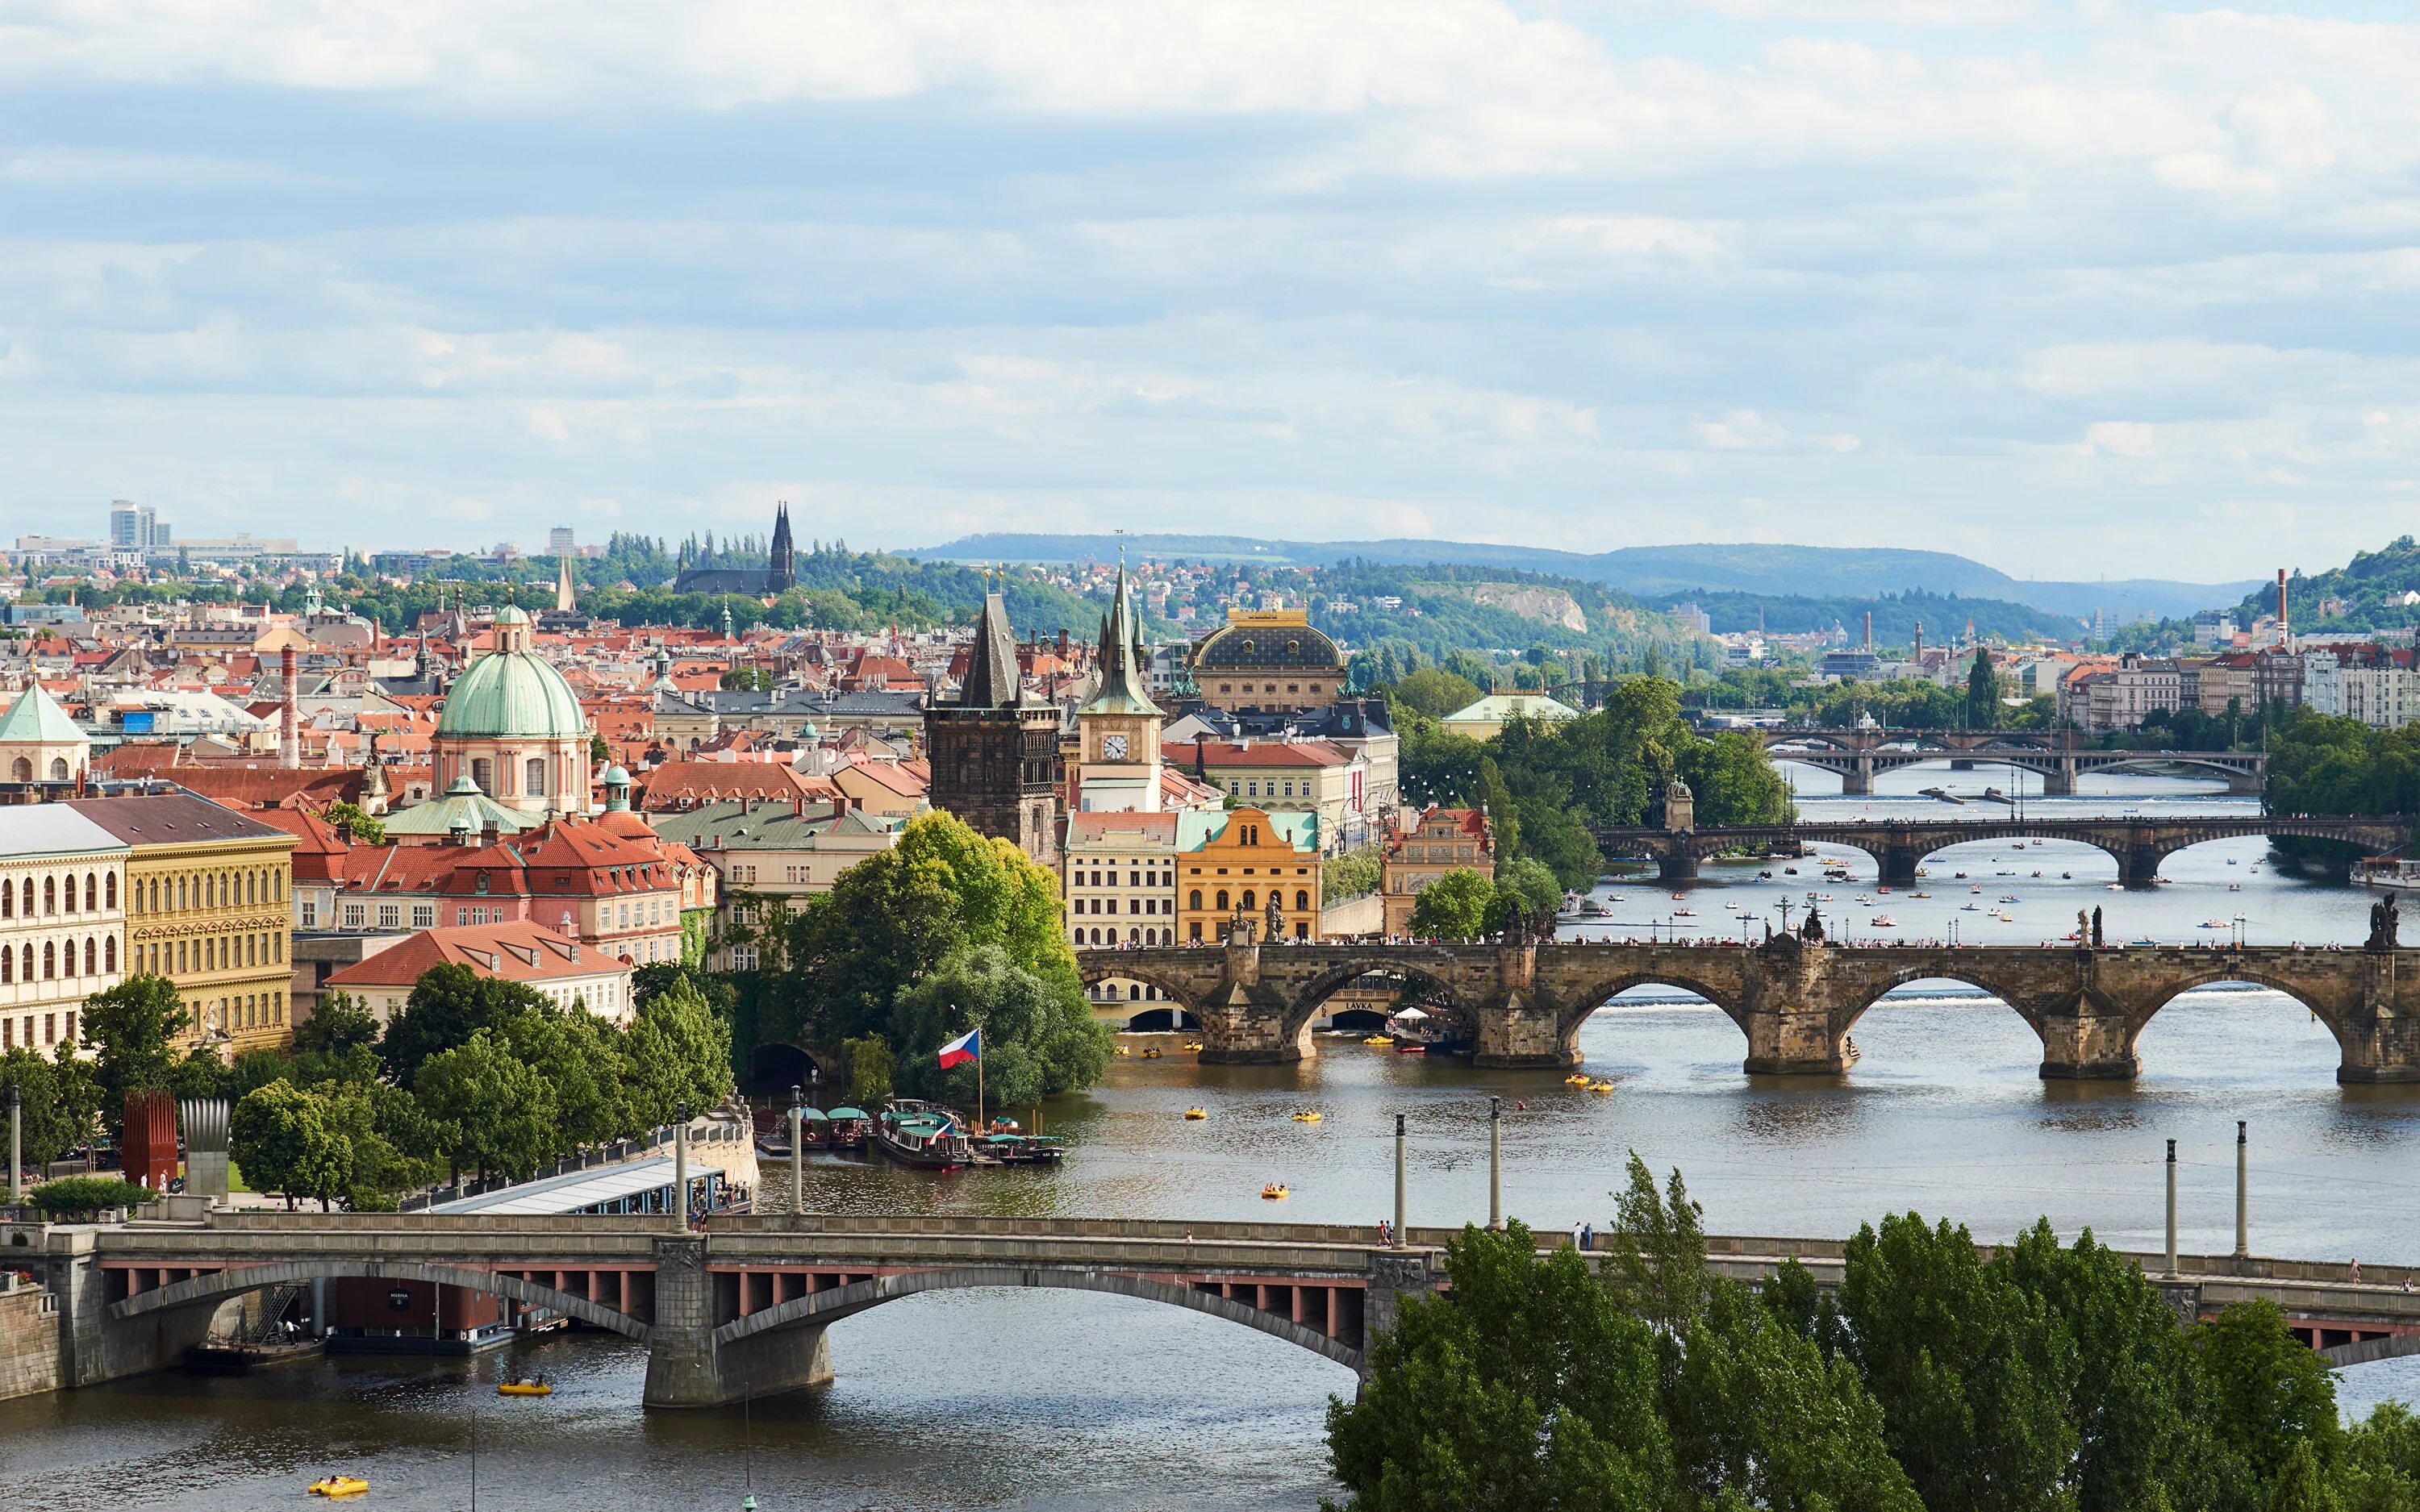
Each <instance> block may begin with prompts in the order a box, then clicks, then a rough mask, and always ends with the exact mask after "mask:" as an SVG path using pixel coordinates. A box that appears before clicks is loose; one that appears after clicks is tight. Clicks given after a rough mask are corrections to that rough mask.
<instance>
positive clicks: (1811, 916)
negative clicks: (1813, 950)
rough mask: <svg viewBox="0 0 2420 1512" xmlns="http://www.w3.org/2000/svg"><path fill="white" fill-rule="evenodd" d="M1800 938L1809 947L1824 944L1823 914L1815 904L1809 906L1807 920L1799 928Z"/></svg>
mask: <svg viewBox="0 0 2420 1512" xmlns="http://www.w3.org/2000/svg"><path fill="white" fill-rule="evenodd" d="M1798 937H1799V938H1800V939H1802V940H1804V941H1806V942H1807V944H1809V945H1821V944H1823V911H1822V910H1821V909H1819V908H1817V907H1816V906H1815V905H1814V904H1813V903H1808V904H1807V918H1806V920H1805V922H1803V923H1801V924H1800V925H1799V926H1798Z"/></svg>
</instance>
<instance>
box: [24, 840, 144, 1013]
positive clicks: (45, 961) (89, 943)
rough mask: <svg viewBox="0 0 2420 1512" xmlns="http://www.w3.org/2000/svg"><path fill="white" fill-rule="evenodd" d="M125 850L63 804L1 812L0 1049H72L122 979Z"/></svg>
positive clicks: (124, 943)
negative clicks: (103, 995)
mask: <svg viewBox="0 0 2420 1512" xmlns="http://www.w3.org/2000/svg"><path fill="white" fill-rule="evenodd" d="M128 849H129V847H128V846H127V843H126V842H125V841H122V840H120V839H118V838H117V837H116V835H113V834H111V833H110V832H109V831H108V830H106V829H104V828H102V827H101V825H96V824H94V823H93V822H92V821H91V820H90V819H87V818H85V816H84V815H83V814H81V813H78V812H77V811H76V810H74V809H73V808H71V807H70V806H69V805H66V804H58V803H40V804H18V805H10V806H8V807H5V808H0V1052H6V1051H9V1050H32V1051H35V1052H37V1053H40V1054H51V1055H54V1054H56V1047H57V1046H59V1045H63V1044H64V1045H74V1044H75V1043H76V1016H77V1014H78V1013H79V1012H80V1011H82V1010H83V1008H84V1000H85V998H86V997H87V996H89V995H92V994H94V993H97V992H101V991H103V990H105V989H107V988H110V987H115V986H116V985H117V983H118V982H119V980H122V977H123V975H124V973H123V972H122V971H121V969H120V967H121V965H122V964H123V963H124V961H125V956H126V913H125V910H124V908H123V907H122V906H121V905H122V903H124V900H125V892H126V857H127V853H128Z"/></svg>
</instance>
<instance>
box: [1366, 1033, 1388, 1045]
mask: <svg viewBox="0 0 2420 1512" xmlns="http://www.w3.org/2000/svg"><path fill="white" fill-rule="evenodd" d="M1361 1042H1362V1043H1363V1044H1374V1045H1390V1044H1393V1043H1394V1042H1395V1041H1394V1037H1393V1036H1391V1035H1386V1034H1373V1035H1372V1036H1370V1038H1368V1039H1366V1040H1364V1041H1361Z"/></svg>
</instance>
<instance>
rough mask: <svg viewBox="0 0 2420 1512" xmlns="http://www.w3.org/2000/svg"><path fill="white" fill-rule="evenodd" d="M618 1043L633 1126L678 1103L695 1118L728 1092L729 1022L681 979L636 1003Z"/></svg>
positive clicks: (666, 1117)
mask: <svg viewBox="0 0 2420 1512" xmlns="http://www.w3.org/2000/svg"><path fill="white" fill-rule="evenodd" d="M623 1043H624V1045H625V1046H626V1047H627V1050H628V1062H627V1070H626V1071H625V1072H624V1073H623V1091H624V1096H625V1097H626V1098H627V1099H628V1104H629V1107H630V1110H631V1112H632V1113H633V1115H634V1116H635V1117H636V1119H637V1122H638V1126H639V1127H642V1128H653V1127H656V1126H658V1125H660V1124H665V1123H669V1122H671V1121H672V1119H673V1118H674V1116H675V1114H676V1113H677V1112H678V1111H679V1110H680V1109H682V1108H687V1109H688V1110H689V1115H690V1117H691V1118H696V1117H697V1116H698V1115H700V1114H702V1113H704V1112H706V1110H707V1109H708V1108H711V1107H714V1106H716V1105H718V1104H719V1103H721V1101H722V1100H723V1099H724V1098H726V1097H728V1096H730V1095H731V1088H732V1081H733V1078H732V1074H731V1026H730V1025H729V1024H728V1023H727V1022H725V1021H724V1019H723V1018H722V1016H721V1015H720V1014H718V1013H717V1012H715V1011H714V1010H713V1009H712V1008H711V1007H709V1006H708V1005H707V1003H706V997H705V995H703V994H701V993H700V992H698V990H697V989H696V988H695V987H692V986H690V984H689V982H687V981H686V980H684V981H680V982H677V983H675V984H674V985H673V986H671V987H669V988H667V989H665V990H664V991H663V992H660V993H659V994H657V995H655V996H654V997H651V998H649V999H648V1000H647V1001H646V1002H644V1003H643V1004H641V1005H640V1007H639V1011H638V1015H637V1016H636V1017H635V1018H633V1019H632V1020H631V1022H630V1027H629V1029H628V1031H627V1032H626V1033H625V1034H624V1036H623Z"/></svg>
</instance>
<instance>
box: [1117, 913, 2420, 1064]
mask: <svg viewBox="0 0 2420 1512" xmlns="http://www.w3.org/2000/svg"><path fill="white" fill-rule="evenodd" d="M1076 959H1077V966H1078V970H1079V971H1080V972H1081V974H1082V975H1083V978H1084V980H1086V981H1087V982H1088V983H1089V982H1094V981H1100V980H1108V979H1109V978H1111V977H1116V978H1120V979H1122V980H1133V981H1140V982H1143V983H1146V984H1148V985H1150V986H1155V987H1157V988H1159V989H1161V990H1162V991H1163V992H1165V993H1166V994H1167V995H1169V997H1170V998H1171V999H1172V1000H1174V1001H1175V1002H1176V1003H1177V1004H1178V1005H1180V1006H1182V1007H1183V1008H1184V1009H1185V1011H1187V1012H1188V1013H1190V1014H1191V1015H1192V1016H1193V1017H1194V1019H1195V1020H1196V1021H1197V1022H1198V1023H1199V1025H1200V1030H1199V1032H1200V1034H1201V1037H1202V1059H1203V1060H1204V1061H1205V1062H1213V1063H1221V1062H1223V1063H1228V1064H1242V1063H1253V1062H1282V1061H1293V1060H1300V1059H1302V1058H1304V1057H1308V1056H1310V1055H1311V1054H1313V1053H1314V1052H1313V1046H1312V1041H1311V1024H1312V1022H1313V1021H1314V1020H1315V1019H1316V1018H1317V1017H1318V1016H1319V1012H1320V1008H1321V1005H1322V1004H1324V1003H1325V1002H1326V999H1327V998H1328V997H1329V996H1330V995H1333V994H1334V993H1336V992H1337V991H1338V990H1339V989H1340V988H1342V987H1343V986H1344V985H1346V984H1347V983H1349V982H1353V981H1357V980H1361V979H1363V978H1365V977H1370V976H1373V975H1377V976H1382V977H1388V978H1392V979H1395V980H1399V981H1404V982H1410V981H1417V982H1419V984H1420V986H1421V989H1422V997H1421V1005H1422V1007H1423V1008H1425V1009H1426V1010H1427V1011H1429V1012H1430V1013H1431V1014H1433V1015H1435V1016H1436V1017H1438V1018H1440V1019H1441V1020H1443V1021H1444V1022H1445V1023H1446V1024H1448V1025H1449V1026H1451V1028H1452V1030H1453V1031H1454V1033H1455V1034H1456V1037H1457V1038H1459V1039H1462V1040H1463V1041H1466V1042H1467V1043H1469V1044H1470V1045H1472V1046H1473V1047H1474V1050H1475V1054H1476V1056H1477V1059H1478V1063H1479V1064H1480V1065H1481V1066H1506V1067H1516V1066H1541V1067H1543V1066H1573V1065H1576V1064H1578V1063H1579V1059H1580V1053H1579V1048H1578V1037H1579V1031H1580V1026H1581V1025H1582V1024H1583V1023H1585V1022H1586V1021H1587V1019H1588V1017H1589V1015H1590V1014H1591V1013H1594V1012H1595V1011H1597V1010H1598V1009H1599V1008H1601V1007H1603V1006H1604V1005H1605V1004H1606V1003H1607V1002H1608V1001H1610V1000H1611V999H1612V998H1613V997H1615V996H1616V995H1620V994H1621V993H1624V992H1628V991H1629V990H1631V989H1632V988H1635V987H1645V986H1665V987H1674V988H1679V989H1681V990H1683V991H1684V992H1689V993H1693V994H1695V995H1698V996H1699V997H1702V998H1704V999H1706V1000H1707V1001H1708V1002H1710V1003H1712V1004H1714V1007H1716V1008H1718V1009H1720V1010H1722V1011H1723V1012H1724V1014H1725V1015H1727V1016H1728V1017H1729V1018H1730V1020H1731V1022H1732V1023H1733V1024H1735V1025H1737V1026H1739V1029H1740V1032H1741V1033H1742V1034H1743V1035H1744V1036H1745V1038H1746V1040H1747V1058H1746V1061H1745V1070H1746V1071H1747V1072H1752V1073H1767V1074H1777V1075H1800V1074H1814V1075H1838V1074H1839V1073H1840V1072H1845V1071H1847V1070H1848V1068H1849V1066H1850V1064H1851V1063H1852V1062H1853V1061H1854V1059H1855V1057H1856V1051H1855V1047H1854V1042H1853V1041H1851V1039H1850V1030H1851V1029H1852V1028H1854V1026H1855V1025H1856V1022H1857V1020H1858V1019H1859V1018H1861V1017H1862V1016H1863V1015H1864V1014H1865V1013H1866V1012H1867V1011H1868V1010H1869V1009H1871V1008H1872V1007H1873V1006H1874V1004H1875V1003H1876V1002H1877V1001H1879V1000H1880V999H1881V998H1882V996H1883V995H1885V993H1888V992H1890V991H1892V990H1893V989H1895V988H1898V987H1903V986H1906V985H1907V984H1909V983H1911V982H1916V981H1931V980H1948V981H1957V982H1962V983H1965V984H1967V985H1969V986H1972V987H1976V988H1978V989H1980V990H1981V991H1983V992H1985V993H1988V994H1990V995H1992V996H1993V997H1996V998H1997V999H1999V1000H2000V1001H2001V1002H2002V1003H2005V1004H2007V1005H2008V1006H2009V1008H2010V1009H2012V1010H2014V1011H2016V1013H2017V1014H2018V1015H2019V1016H2020V1017H2022V1018H2023V1019H2024V1021H2025V1023H2026V1025H2027V1026H2030V1027H2031V1028H2032V1029H2033V1031H2034V1033H2035V1034H2036V1035H2037V1036H2038V1037H2039V1038H2040V1040H2041V1043H2042V1059H2041V1068H2040V1069H2041V1074H2042V1075H2043V1076H2044V1077H2046V1078H2079V1079H2096V1080H2097V1079H2124V1078H2129V1077H2132V1076H2133V1075H2135V1074H2136V1073H2137V1072H2139V1071H2140V1070H2141V1064H2142V1063H2141V1060H2140V1058H2139V1057H2138V1056H2137V1055H2136V1053H2135V1042H2136V1041H2137V1040H2139V1039H2140V1038H2141V1036H2142V1033H2143V1030H2144V1028H2145V1026H2148V1025H2149V1023H2150V1021H2151V1018H2152V1016H2153V1015H2155V1014H2157V1013H2158V1012H2159V1011H2160V1010H2162V1009H2163V1008H2165V1007H2166V1006H2167V1005H2168V1004H2169V1003H2171V1002H2174V1001H2175V1000H2176V998H2177V997H2178V996H2179V995H2180V994H2183V993H2187V992H2190V991H2192V990H2193V989H2195V988H2196V987H2204V986H2209V985H2211V984H2212V983H2216V982H2232V981H2240V982H2250V983H2254V984H2257V985H2259V986H2263V987H2269V988H2273V989H2274V990H2276V991H2278V992H2281V993H2284V994H2286V995H2288V996H2289V997H2292V998H2293V999H2294V1000H2295V1001H2297V1002H2299V1003H2302V1004H2304V1006H2305V1007H2307V1008H2309V1009H2310V1011H2312V1013H2313V1014H2315V1015H2316V1016H2317V1017H2318V1018H2319V1021H2320V1022H2321V1023H2323V1024H2325V1025H2326V1026H2328V1029H2329V1032H2330V1033H2332V1034H2334V1035H2335V1039H2336V1044H2337V1046H2338V1049H2339V1051H2340V1053H2341V1059H2340V1062H2339V1064H2338V1066H2337V1068H2336V1079H2337V1080H2338V1081H2340V1082H2413V1081H2420V950H2412V949H2401V948H2399V947H2392V946H2381V947H2379V948H2369V949H2326V948H2316V949H2315V948H2308V947H2304V946H2245V947H2242V949H2197V948H2193V947H2186V946H2158V947H2129V948H2125V949H2062V948H2050V947H2039V946H2037V947H2025V946H1929V945H1876V946H1854V947H1844V946H1840V945H1838V944H1835V943H1832V942H1829V941H1826V940H1823V939H1821V938H1815V939H1808V938H1805V937H1803V936H1802V934H1782V935H1778V936H1776V937H1775V938H1773V939H1771V940H1768V941H1766V942H1764V943H1762V944H1760V945H1754V946H1746V945H1740V944H1722V943H1717V942H1714V941H1696V942H1692V941H1682V942H1677V943H1654V944H1644V945H1642V944H1636V943H1606V944H1590V943H1581V942H1548V943H1539V942H1522V943H1492V944H1491V943H1481V944H1462V945H1447V944H1410V943H1376V942H1373V943H1349V942H1348V943H1311V942H1300V943H1297V942H1294V941H1280V942H1277V943H1274V944H1270V945H1261V944H1258V943H1256V942H1255V940H1254V938H1253V931H1252V927H1251V925H1250V923H1249V920H1247V921H1243V922H1241V923H1239V924H1238V925H1237V926H1236V927H1235V934H1234V936H1233V940H1231V942H1230V943H1227V944H1223V945H1208V946H1174V947H1163V948H1154V949H1125V948H1121V949H1092V950H1078V951H1077V952H1076Z"/></svg>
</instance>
